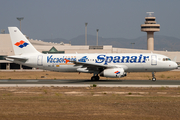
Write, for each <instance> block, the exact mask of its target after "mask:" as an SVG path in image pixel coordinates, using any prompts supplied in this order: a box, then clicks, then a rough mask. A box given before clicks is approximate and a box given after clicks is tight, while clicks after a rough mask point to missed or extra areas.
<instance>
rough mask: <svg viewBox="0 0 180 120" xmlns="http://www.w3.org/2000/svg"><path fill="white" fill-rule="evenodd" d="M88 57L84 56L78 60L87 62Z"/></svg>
mask: <svg viewBox="0 0 180 120" xmlns="http://www.w3.org/2000/svg"><path fill="white" fill-rule="evenodd" d="M87 59H88V58H87V56H84V57H82V58H81V59H79V60H78V62H86V60H87Z"/></svg>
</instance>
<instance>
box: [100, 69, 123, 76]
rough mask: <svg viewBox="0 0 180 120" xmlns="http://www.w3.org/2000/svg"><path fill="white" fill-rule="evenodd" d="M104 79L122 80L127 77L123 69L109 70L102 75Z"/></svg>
mask: <svg viewBox="0 0 180 120" xmlns="http://www.w3.org/2000/svg"><path fill="white" fill-rule="evenodd" d="M100 76H102V77H111V78H120V77H124V76H126V73H125V72H124V69H123V68H108V69H105V70H104V71H102V72H101V73H100Z"/></svg>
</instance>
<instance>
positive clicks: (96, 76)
mask: <svg viewBox="0 0 180 120" xmlns="http://www.w3.org/2000/svg"><path fill="white" fill-rule="evenodd" d="M91 80H92V81H98V80H99V76H98V74H96V75H95V74H94V75H93V76H92V77H91Z"/></svg>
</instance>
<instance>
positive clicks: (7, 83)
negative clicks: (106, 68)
mask: <svg viewBox="0 0 180 120" xmlns="http://www.w3.org/2000/svg"><path fill="white" fill-rule="evenodd" d="M94 85H95V86H97V87H180V80H157V81H155V82H153V81H151V80H99V81H91V80H0V87H43V86H46V87H52V86H54V87H55V86H59V87H90V86H94Z"/></svg>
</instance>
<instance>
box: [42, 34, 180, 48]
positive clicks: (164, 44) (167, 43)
mask: <svg viewBox="0 0 180 120" xmlns="http://www.w3.org/2000/svg"><path fill="white" fill-rule="evenodd" d="M154 39H155V41H154V49H155V50H161V51H162V50H168V51H180V39H178V38H175V37H169V36H162V35H155V37H154ZM43 41H45V42H55V43H60V42H64V43H71V44H72V45H84V44H85V36H84V35H80V36H77V37H75V38H73V39H70V40H66V39H63V38H56V39H52V40H51V39H43ZM87 41H88V45H96V36H93V35H88V36H87ZM98 42H99V45H112V46H113V47H118V48H135V49H147V37H146V36H142V37H139V38H136V39H126V38H103V37H99V38H98ZM131 43H135V44H134V45H133V44H131Z"/></svg>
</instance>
